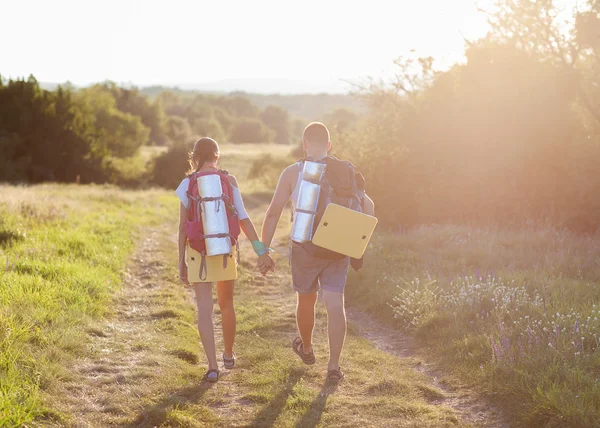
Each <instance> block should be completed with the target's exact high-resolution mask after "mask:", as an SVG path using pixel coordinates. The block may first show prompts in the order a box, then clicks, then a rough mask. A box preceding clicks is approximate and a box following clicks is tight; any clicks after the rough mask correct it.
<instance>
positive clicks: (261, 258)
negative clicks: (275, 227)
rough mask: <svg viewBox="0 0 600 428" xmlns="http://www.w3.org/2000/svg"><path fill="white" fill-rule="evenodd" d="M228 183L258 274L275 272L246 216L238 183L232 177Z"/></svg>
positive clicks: (271, 260)
mask: <svg viewBox="0 0 600 428" xmlns="http://www.w3.org/2000/svg"><path fill="white" fill-rule="evenodd" d="M229 182H230V183H231V185H232V186H233V187H234V205H235V206H236V209H237V210H238V214H239V215H241V216H242V217H240V228H241V229H242V232H244V235H246V236H247V237H248V239H249V240H250V242H252V247H253V248H254V251H256V252H257V255H258V265H259V268H260V272H261V273H262V274H263V275H264V274H266V272H268V271H269V270H275V262H274V261H273V259H272V258H271V256H270V254H269V251H268V249H267V250H266V252H265V246H264V245H262V243H261V242H260V240H259V238H258V232H257V231H256V227H255V226H254V223H253V222H252V220H251V219H250V217H249V216H248V213H247V212H246V208H245V207H244V200H243V199H242V192H241V191H240V190H239V187H238V182H237V180H236V178H235V177H234V176H233V175H230V176H229ZM262 252H264V253H262ZM260 253H262V254H260ZM259 254H260V255H259Z"/></svg>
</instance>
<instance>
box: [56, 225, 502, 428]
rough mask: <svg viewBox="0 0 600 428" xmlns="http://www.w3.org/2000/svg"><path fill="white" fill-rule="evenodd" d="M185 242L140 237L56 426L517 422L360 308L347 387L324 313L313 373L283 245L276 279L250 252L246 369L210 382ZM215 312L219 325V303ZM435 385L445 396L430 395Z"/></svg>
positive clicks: (67, 387) (64, 393)
mask: <svg viewBox="0 0 600 428" xmlns="http://www.w3.org/2000/svg"><path fill="white" fill-rule="evenodd" d="M173 236H174V226H173V225H172V224H165V225H163V226H161V227H158V228H155V229H154V230H151V231H149V232H147V233H146V235H145V238H144V239H143V240H141V241H139V245H138V248H137V249H136V251H135V254H134V255H133V257H132V258H131V260H130V263H129V264H128V267H127V270H126V272H125V278H124V284H123V287H122V289H121V291H120V292H119V294H118V296H117V297H116V299H115V303H114V306H113V308H112V309H113V310H112V316H110V317H108V319H107V320H105V321H100V322H98V323H97V324H96V325H94V327H92V328H90V329H88V331H87V333H88V334H89V337H90V341H89V342H90V346H89V352H88V353H87V355H85V356H82V358H81V359H79V360H78V361H77V362H76V363H75V364H74V366H73V367H72V371H71V377H70V378H69V379H65V381H64V382H63V384H62V389H61V391H58V393H57V395H56V398H55V400H54V401H52V400H50V402H51V405H52V407H53V408H56V409H58V410H59V411H60V412H63V413H64V414H66V415H70V416H68V417H65V419H63V420H62V421H60V422H57V423H54V425H55V426H65V425H66V426H75V427H104V426H128V427H134V426H135V427H138V426H140V427H151V426H227V427H229V426H240V427H241V426H249V427H250V426H251V427H254V426H295V427H305V426H306V427H309V426H310V427H312V426H317V425H318V426H415V427H416V426H457V425H458V426H464V425H468V426H485V427H506V426H508V425H507V424H506V423H505V422H504V421H503V420H502V418H501V416H500V414H499V413H498V412H497V411H495V410H494V409H492V408H491V407H490V406H489V405H487V403H485V402H483V401H481V400H480V399H478V398H476V396H475V395H474V394H473V393H472V392H471V391H469V390H468V389H462V388H450V387H449V386H447V385H446V384H445V383H444V382H441V381H440V380H439V374H438V373H437V372H436V371H435V370H434V369H433V368H430V367H429V366H427V365H426V364H424V363H422V362H419V361H418V359H417V358H416V354H415V352H414V347H413V346H412V345H411V343H410V340H409V339H408V338H407V337H404V336H402V335H399V334H398V332H397V331H395V330H392V329H390V328H387V327H385V326H383V325H380V324H378V323H376V322H375V321H374V320H373V319H371V318H370V317H368V316H367V315H366V314H364V313H360V312H357V311H355V310H350V311H349V320H350V323H351V326H352V328H351V330H350V332H349V335H348V340H347V347H346V355H345V356H344V368H345V369H347V374H348V376H347V379H346V380H345V381H344V383H343V384H341V385H340V386H339V387H337V388H330V387H327V386H326V385H323V377H322V376H323V372H324V367H325V366H324V365H326V361H325V360H326V355H327V347H326V327H325V315H324V311H323V310H322V309H320V311H319V313H318V315H317V327H316V330H315V336H316V339H315V341H316V342H318V344H317V345H316V350H317V352H318V355H319V358H320V359H319V362H318V364H317V365H316V366H311V367H310V368H307V367H306V366H302V365H301V364H299V362H298V361H297V359H296V357H295V355H293V353H292V352H291V350H290V349H289V348H288V341H289V337H288V336H290V337H291V335H293V334H294V317H293V311H294V296H293V293H291V292H290V290H289V285H288V284H289V279H290V278H289V272H288V271H289V269H288V268H287V263H285V259H286V255H285V251H286V250H285V249H286V247H285V245H280V246H279V247H278V257H279V266H280V268H279V271H278V272H277V274H276V275H274V276H271V277H268V278H261V277H255V276H253V275H252V274H251V273H250V272H251V269H252V268H253V267H252V265H251V263H250V260H252V257H251V255H250V253H249V249H248V246H246V250H245V251H246V252H245V253H244V254H243V260H245V262H244V264H243V265H244V266H245V267H246V269H245V270H244V269H243V270H242V274H241V278H240V281H238V282H239V284H240V285H239V288H238V289H236V296H237V297H236V299H237V300H236V311H237V312H238V323H239V325H238V331H239V332H238V338H237V340H236V343H237V345H236V346H237V349H238V350H240V351H241V352H238V354H239V355H241V358H240V361H239V365H238V367H236V369H235V370H234V371H231V372H225V373H224V374H225V376H224V377H223V379H222V380H221V381H220V382H219V383H218V384H216V386H211V385H207V384H204V383H203V382H202V381H201V375H202V373H203V370H204V356H203V355H202V351H201V348H200V347H199V346H198V336H197V330H196V327H195V319H194V316H195V309H194V306H195V305H194V300H193V295H192V291H191V289H187V290H186V289H184V288H182V287H181V286H180V285H178V284H177V283H176V281H174V280H173V279H174V278H176V276H175V275H176V271H175V269H174V267H173V265H174V263H173V260H174V259H175V257H176V256H173V254H172V249H173ZM165 247H167V248H169V251H170V252H171V253H170V254H171V255H168V254H169V253H168V252H166V251H165ZM236 287H238V286H236ZM215 312H216V314H215V324H216V327H217V329H218V320H219V318H220V317H219V316H218V306H215ZM217 337H218V338H219V337H220V334H217ZM361 337H362V338H366V339H367V340H368V341H369V342H370V345H369V344H368V343H367V344H365V343H364V342H361ZM374 348H377V349H379V350H381V351H385V353H388V354H391V355H393V357H389V358H388V359H385V358H384V357H383V354H377V352H379V351H377V350H375V349H374ZM363 360H364V361H363ZM372 361H377V362H378V363H380V364H381V367H380V368H376V369H375V370H377V369H379V370H380V371H381V372H380V373H379V372H374V373H371V374H369V373H368V370H365V369H364V368H367V367H373V363H372ZM363 367H364V368H363ZM411 371H412V372H413V374H410V372H411ZM415 372H416V373H415ZM423 375H425V378H426V379H427V380H426V381H425V382H426V383H425V384H422V382H423V380H422V379H423ZM400 381H402V382H407V384H406V385H405V384H402V383H398V382H400ZM425 389H427V390H429V389H431V390H432V391H439V393H438V392H435V393H433V394H431V395H428V394H425V396H423V394H421V393H420V392H419V391H421V390H425ZM209 390H210V393H208V391H209ZM415 391H416V392H415ZM290 403H292V404H290ZM432 415H433V416H432ZM454 415H456V416H454ZM396 421H397V422H396ZM44 425H48V424H44Z"/></svg>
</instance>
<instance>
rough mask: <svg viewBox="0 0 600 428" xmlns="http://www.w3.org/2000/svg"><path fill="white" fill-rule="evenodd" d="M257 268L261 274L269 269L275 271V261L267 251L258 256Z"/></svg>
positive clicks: (264, 273)
mask: <svg viewBox="0 0 600 428" xmlns="http://www.w3.org/2000/svg"><path fill="white" fill-rule="evenodd" d="M258 269H259V270H260V273H261V274H262V275H263V276H264V275H266V274H267V273H268V272H269V271H270V270H272V271H273V272H275V261H274V260H273V258H272V257H271V255H270V254H269V253H266V254H263V255H262V256H260V257H259V258H258Z"/></svg>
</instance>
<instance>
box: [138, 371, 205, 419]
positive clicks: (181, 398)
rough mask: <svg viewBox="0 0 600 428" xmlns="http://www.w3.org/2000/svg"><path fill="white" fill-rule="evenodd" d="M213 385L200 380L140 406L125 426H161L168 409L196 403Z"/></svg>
mask: <svg viewBox="0 0 600 428" xmlns="http://www.w3.org/2000/svg"><path fill="white" fill-rule="evenodd" d="M213 386H214V384H212V383H209V382H202V383H200V384H198V385H194V386H189V387H187V388H182V389H178V390H176V391H175V392H173V393H171V394H169V395H168V396H166V397H164V398H163V399H162V400H160V401H159V402H158V403H155V404H154V405H149V406H145V407H144V408H142V410H141V411H140V412H139V414H138V416H137V418H136V419H135V421H133V422H132V423H131V424H130V425H126V426H127V427H128V428H134V427H135V428H138V427H139V428H141V427H156V426H161V425H162V424H163V423H164V422H165V421H166V420H167V413H168V411H169V410H170V409H172V408H174V407H177V406H187V405H190V404H194V403H198V402H199V401H200V399H201V398H202V396H203V395H204V394H205V393H206V391H208V390H209V389H210V388H212V387H213Z"/></svg>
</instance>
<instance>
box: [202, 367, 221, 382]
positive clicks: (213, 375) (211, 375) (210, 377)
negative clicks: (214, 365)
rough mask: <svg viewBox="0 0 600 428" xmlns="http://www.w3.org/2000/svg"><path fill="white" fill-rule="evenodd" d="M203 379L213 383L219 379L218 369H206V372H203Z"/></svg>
mask: <svg viewBox="0 0 600 428" xmlns="http://www.w3.org/2000/svg"><path fill="white" fill-rule="evenodd" d="M203 379H204V380H205V381H207V382H210V383H214V382H216V381H218V380H219V370H217V369H210V370H209V371H207V372H206V373H204V378H203Z"/></svg>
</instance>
